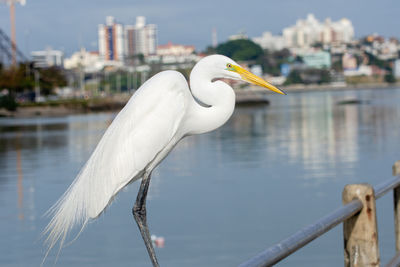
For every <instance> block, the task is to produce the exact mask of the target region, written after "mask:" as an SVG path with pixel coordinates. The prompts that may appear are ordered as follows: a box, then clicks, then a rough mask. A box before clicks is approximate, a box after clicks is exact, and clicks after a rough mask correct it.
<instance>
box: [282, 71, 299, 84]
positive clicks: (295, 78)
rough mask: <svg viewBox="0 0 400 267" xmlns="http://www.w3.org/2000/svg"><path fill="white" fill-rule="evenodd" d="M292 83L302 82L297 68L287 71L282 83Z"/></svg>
mask: <svg viewBox="0 0 400 267" xmlns="http://www.w3.org/2000/svg"><path fill="white" fill-rule="evenodd" d="M293 83H303V79H302V78H301V75H300V71H298V70H292V71H291V72H290V73H289V75H288V77H287V78H286V81H285V83H284V85H288V84H293Z"/></svg>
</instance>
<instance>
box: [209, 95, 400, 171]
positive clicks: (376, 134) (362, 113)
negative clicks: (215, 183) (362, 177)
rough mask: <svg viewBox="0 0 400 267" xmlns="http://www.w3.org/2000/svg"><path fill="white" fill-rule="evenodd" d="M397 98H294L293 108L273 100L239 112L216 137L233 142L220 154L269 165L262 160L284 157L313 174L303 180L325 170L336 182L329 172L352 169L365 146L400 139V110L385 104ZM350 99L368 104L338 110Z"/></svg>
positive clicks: (291, 101)
mask: <svg viewBox="0 0 400 267" xmlns="http://www.w3.org/2000/svg"><path fill="white" fill-rule="evenodd" d="M398 92H399V90H392V91H390V93H386V94H382V93H381V92H373V91H372V92H369V91H365V92H361V93H355V92H347V93H344V94H345V95H344V96H340V93H341V94H343V92H340V93H338V92H333V93H332V92H327V93H318V94H311V93H303V94H292V95H289V96H288V97H287V98H288V100H289V105H287V104H284V103H282V102H283V100H279V99H277V98H274V100H277V101H273V104H272V105H271V106H269V107H259V108H238V109H237V110H236V111H235V114H234V116H233V117H232V119H231V120H230V121H229V123H228V125H227V126H226V127H224V128H223V129H222V130H221V131H220V132H219V133H218V134H216V136H217V138H218V139H219V140H224V139H226V138H228V139H229V140H230V141H227V142H226V143H225V144H224V145H223V146H221V147H220V148H221V151H222V152H223V153H224V154H225V155H226V156H228V157H233V159H234V160H237V161H243V160H244V159H245V160H248V161H251V162H252V163H256V164H257V163H258V164H264V163H265V160H263V159H268V160H271V159H274V158H276V156H277V155H284V156H285V157H282V156H281V159H283V158H286V160H287V161H288V162H289V163H295V162H300V163H301V164H302V165H303V167H304V169H306V170H308V171H309V172H308V173H307V176H305V177H304V178H321V171H323V170H326V171H327V172H326V174H328V175H327V176H329V177H333V176H335V174H334V173H332V174H330V175H329V173H328V171H329V169H335V168H336V167H337V166H338V165H341V166H342V168H343V167H344V169H347V170H351V169H353V165H354V163H356V162H357V161H358V160H359V157H360V147H361V146H364V145H366V143H368V142H385V139H386V138H387V137H388V136H392V135H395V136H398V135H399V134H398V133H399V131H398V130H395V129H399V128H400V121H399V119H398V118H399V111H400V109H399V107H398V106H397V105H384V104H383V103H385V102H392V100H393V98H396V97H397V98H398V97H399V93H398ZM349 97H350V98H353V97H355V98H363V100H364V101H363V104H359V105H338V104H337V103H338V101H339V100H340V99H346V98H349ZM382 102H383V103H382ZM360 138H362V140H360ZM249 151H251V154H249V153H248V152H249Z"/></svg>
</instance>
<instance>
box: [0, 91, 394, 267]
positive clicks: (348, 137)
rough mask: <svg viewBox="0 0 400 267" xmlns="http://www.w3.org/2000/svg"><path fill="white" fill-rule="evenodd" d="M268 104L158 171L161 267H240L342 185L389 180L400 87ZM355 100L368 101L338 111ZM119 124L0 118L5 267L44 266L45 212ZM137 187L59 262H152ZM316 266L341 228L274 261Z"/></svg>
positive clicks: (337, 258)
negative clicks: (138, 214)
mask: <svg viewBox="0 0 400 267" xmlns="http://www.w3.org/2000/svg"><path fill="white" fill-rule="evenodd" d="M269 99H270V100H271V105H270V106H257V107H240V108H237V109H236V111H235V113H234V115H233V117H232V118H231V120H230V121H229V122H228V123H227V124H226V125H225V126H223V127H222V128H221V129H219V130H217V131H214V132H212V133H209V134H204V135H200V136H192V137H188V138H186V139H184V140H183V141H181V142H180V144H179V145H178V146H177V147H176V148H175V149H174V151H173V152H172V153H171V154H170V155H169V156H168V157H167V159H166V160H165V161H164V162H163V163H162V164H161V165H160V166H159V167H158V168H157V169H156V170H155V171H154V173H153V178H152V182H151V185H150V191H149V199H148V205H147V206H148V222H149V227H150V231H151V233H152V234H155V235H157V236H163V237H164V238H165V247H163V248H156V252H157V255H158V257H159V261H160V263H161V266H171V267H175V266H237V265H238V264H240V263H241V262H243V261H245V260H247V259H248V258H249V257H251V256H253V255H255V254H256V253H258V252H259V251H262V250H263V249H265V248H267V247H269V246H270V245H273V244H274V243H276V242H278V241H280V240H282V239H284V238H286V237H288V236H289V235H291V234H293V233H294V232H296V231H297V230H299V229H301V228H302V227H304V226H306V225H308V224H310V223H313V222H314V221H315V220H317V219H319V218H320V217H322V216H324V215H326V214H327V213H329V212H330V211H332V210H334V209H336V208H337V207H339V206H340V205H341V192H342V190H343V187H344V186H345V185H346V184H348V183H361V182H368V183H371V184H372V185H376V184H379V183H380V182H382V181H385V180H387V179H390V178H391V167H392V165H393V163H394V162H395V161H396V160H399V159H400V89H376V90H357V91H336V92H303V93H290V94H289V95H288V96H281V95H271V96H270V97H269ZM349 99H359V100H361V101H362V103H361V104H357V105H338V104H337V103H338V102H339V101H342V100H349ZM114 116H115V114H111V113H110V114H89V115H78V116H76V115H74V116H68V117H62V118H31V119H4V118H3V119H0V171H1V172H0V211H1V212H0V251H1V252H0V265H1V266H39V265H40V263H41V260H42V258H43V255H44V253H45V248H44V247H43V245H42V243H43V239H41V238H40V233H41V231H42V230H43V228H44V227H45V225H46V224H47V223H48V221H49V218H47V217H45V216H43V214H44V213H45V212H46V210H47V209H48V208H49V207H50V206H51V205H52V204H53V203H54V202H55V201H56V200H57V199H58V198H59V197H60V196H61V194H62V193H63V192H64V191H65V190H66V189H67V188H68V186H69V185H70V183H71V182H72V180H73V179H74V177H75V176H76V174H77V173H78V171H79V169H80V168H81V166H82V165H83V164H84V163H85V161H86V160H87V159H88V157H89V156H90V153H91V151H92V150H93V149H94V147H95V146H96V144H97V142H98V141H99V139H100V138H101V136H102V134H103V133H104V131H105V129H106V128H107V126H108V125H109V124H110V123H111V121H112V119H113V118H114ZM138 185H139V183H138V182H136V183H133V184H131V185H129V186H128V187H127V188H126V189H124V190H123V191H122V192H121V193H120V194H119V195H118V197H117V198H116V199H115V201H114V202H113V204H112V205H111V207H109V208H108V209H107V211H106V212H105V213H104V214H103V215H102V216H101V217H100V218H99V219H97V220H96V221H94V222H93V223H91V224H89V225H88V226H87V227H86V229H85V230H84V232H83V233H82V234H81V236H80V237H79V239H77V240H76V241H75V242H74V243H72V244H71V245H69V246H67V247H65V248H63V249H62V251H61V253H60V256H59V258H58V261H57V264H56V266H151V264H150V260H149V258H148V255H147V251H146V249H145V246H144V244H143V241H142V238H141V236H140V233H139V230H138V228H137V226H136V223H135V222H134V220H133V217H132V214H131V208H132V206H133V203H134V201H135V199H136V193H137V190H138ZM377 207H378V225H379V244H380V249H381V259H382V262H383V263H387V261H388V260H389V259H390V258H391V256H392V255H394V251H395V249H394V230H393V229H394V228H393V212H392V209H393V204H392V196H391V194H388V195H387V196H385V197H383V198H382V199H379V200H378V202H377ZM75 230H77V229H75ZM74 234H76V231H75V232H74ZM73 236H74V235H72V236H71V237H73ZM56 254H57V249H53V251H52V252H51V253H50V255H49V257H48V259H47V261H46V264H45V266H53V263H54V261H55V259H56ZM311 265H314V266H343V240H342V226H341V225H339V226H337V227H336V228H334V229H333V230H332V231H330V232H329V233H328V234H327V235H325V236H324V237H322V238H320V239H318V240H317V241H315V242H313V243H311V244H310V245H308V246H307V247H305V248H303V249H301V250H299V251H298V252H296V253H295V254H293V255H292V256H290V257H289V258H287V259H285V260H284V261H282V262H280V263H279V264H278V266H311Z"/></svg>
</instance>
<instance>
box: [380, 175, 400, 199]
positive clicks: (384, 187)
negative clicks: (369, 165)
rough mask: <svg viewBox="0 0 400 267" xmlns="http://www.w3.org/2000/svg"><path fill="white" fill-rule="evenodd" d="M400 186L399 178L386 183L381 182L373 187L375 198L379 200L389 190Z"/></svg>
mask: <svg viewBox="0 0 400 267" xmlns="http://www.w3.org/2000/svg"><path fill="white" fill-rule="evenodd" d="M398 186H400V176H397V177H395V178H393V179H391V180H389V181H387V182H383V183H381V184H379V185H377V186H375V187H374V191H375V198H377V199H378V198H380V197H382V196H384V195H385V194H386V193H387V192H389V191H390V190H392V189H394V188H396V187H398Z"/></svg>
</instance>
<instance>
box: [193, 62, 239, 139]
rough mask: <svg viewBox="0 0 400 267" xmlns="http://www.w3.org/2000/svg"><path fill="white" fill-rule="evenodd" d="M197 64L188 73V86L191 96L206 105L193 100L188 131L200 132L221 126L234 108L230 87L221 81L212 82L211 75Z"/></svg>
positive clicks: (233, 97) (233, 96)
mask: <svg viewBox="0 0 400 267" xmlns="http://www.w3.org/2000/svg"><path fill="white" fill-rule="evenodd" d="M196 67H198V66H197V65H196V66H195V68H193V70H192V73H191V75H190V88H191V91H192V94H193V96H194V97H195V98H196V99H197V100H199V101H200V102H202V103H203V104H205V105H207V106H206V107H205V106H201V105H200V104H199V103H197V102H196V101H195V100H194V101H193V105H192V106H191V109H190V112H189V119H188V120H187V122H188V124H189V125H188V133H189V134H200V133H206V132H209V131H212V130H214V129H216V128H218V127H220V126H222V125H223V124H224V123H225V122H226V121H227V120H228V119H229V118H230V117H231V115H232V113H233V110H234V108H235V93H234V92H233V89H232V87H230V86H229V85H228V84H226V83H224V82H222V81H215V82H212V79H214V78H218V77H212V75H211V74H210V73H209V72H207V71H205V70H206V69H204V68H202V69H201V71H199V70H200V68H196Z"/></svg>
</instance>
